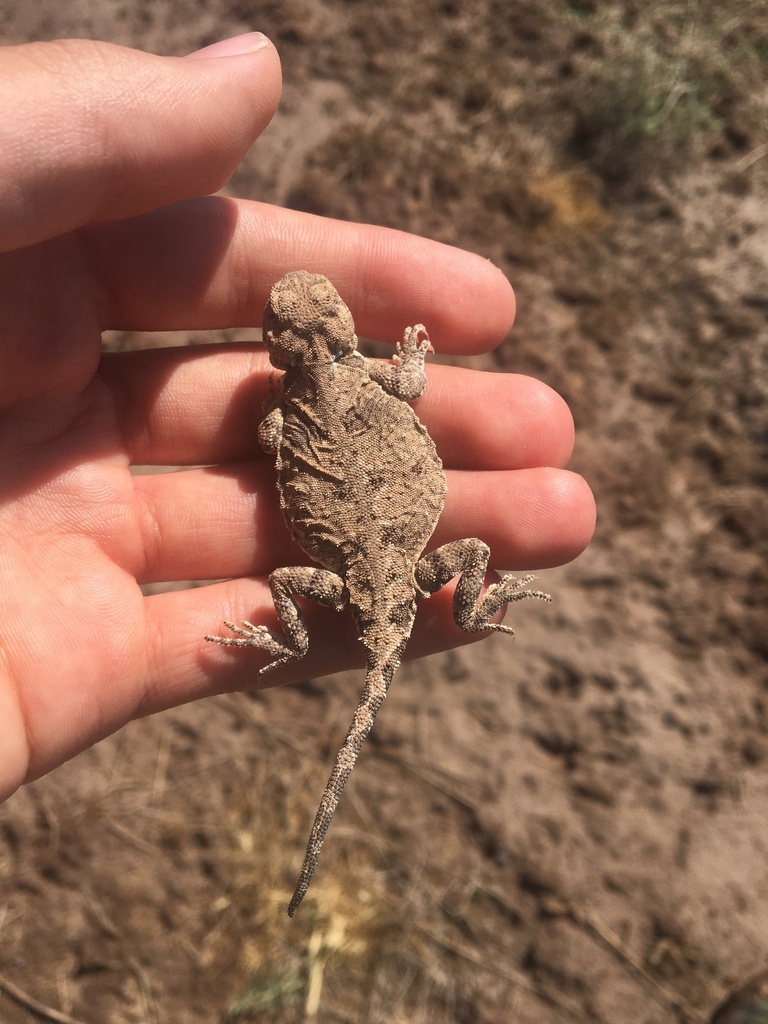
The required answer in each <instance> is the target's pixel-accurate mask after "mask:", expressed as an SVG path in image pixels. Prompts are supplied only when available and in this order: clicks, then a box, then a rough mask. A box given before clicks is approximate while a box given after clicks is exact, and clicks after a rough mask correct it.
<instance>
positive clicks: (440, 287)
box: [0, 36, 594, 798]
mask: <svg viewBox="0 0 768 1024" xmlns="http://www.w3.org/2000/svg"><path fill="white" fill-rule="evenodd" d="M238 50H239V51H241V52H240V55H234V54H236V53H237V51H238ZM227 51H228V52H229V53H230V54H233V55H230V56H225V53H226V52H227ZM242 51H245V52H242ZM201 57H205V58H207V59H201ZM279 91H280V68H279V61H278V58H277V54H276V52H275V50H274V48H273V47H272V46H271V44H269V43H268V42H267V41H264V40H262V39H261V38H259V37H255V36H248V37H241V38H240V39H239V40H234V41H233V40H229V41H227V42H226V43H223V44H217V45H216V47H214V48H212V49H209V50H208V52H206V53H203V54H202V55H198V57H197V58H195V57H193V58H184V59H182V58H160V57H154V56H151V55H147V54H142V53H138V52H136V51H131V50H125V49H121V48H117V47H112V46H108V45H107V44H102V43H88V42H83V41H79V42H74V41H72V42H68V43H66V44H62V43H55V44H35V45H32V46H28V47H9V48H5V49H3V50H2V52H0V106H1V107H2V109H3V111H4V116H3V118H2V119H0V240H2V246H3V249H4V251H3V252H2V253H1V254H0V359H1V360H2V366H1V367H0V517H1V519H0V729H1V730H2V741H1V742H0V798H5V797H7V796H9V795H10V794H11V793H13V792H14V791H15V790H16V789H17V788H18V787H19V786H20V785H22V784H23V783H24V782H25V781H29V780H31V779H34V778H37V777H39V776H40V775H43V774H44V773H45V772H47V771H50V770H51V769H53V768H55V767H56V766H57V765H59V764H61V763H62V762H64V761H66V760H67V759H68V758H70V757H72V756H74V755H75V754H76V753H78V752H79V751H81V750H83V749H85V748H86V747H88V746H90V745H91V744H93V743H95V742H96V741H97V740H99V739H101V738H102V737H104V736H107V735H109V734H110V733H112V732H114V731H115V730H117V729H119V728H120V727H121V726H122V725H124V724H125V723H126V722H128V721H130V720H131V719H134V718H139V717H141V716H144V715H148V714H151V713H153V712H155V711H159V710H161V709H164V708H168V707H171V706H174V705H177V704H180V703H184V702H186V701H190V700H194V699H197V698H199V697H204V696H207V695H210V694H214V693H219V692H223V691H230V690H237V689H243V688H246V687H247V686H249V685H254V682H255V678H256V673H257V672H258V669H259V668H261V667H262V666H263V664H264V663H265V662H266V660H268V659H267V657H266V655H264V654H263V653H262V652H260V651H253V652H249V654H248V655H247V656H246V657H243V658H232V657H229V656H228V652H227V651H226V650H222V649H217V648H214V647H213V646H212V645H206V644H205V643H204V642H203V641H201V637H202V636H203V635H204V634H206V633H208V632H210V630H211V627H212V624H215V623H217V622H219V621H220V620H221V619H222V618H223V617H224V615H225V614H226V616H227V617H231V618H233V619H235V620H238V621H240V620H243V619H246V620H250V621H253V622H258V623H267V624H270V625H275V624H276V621H275V617H274V609H273V605H272V599H271V596H270V593H269V589H268V587H267V584H266V577H267V575H268V574H269V572H270V571H272V570H273V569H275V568H277V567H278V566H284V565H289V564H295V563H296V562H297V561H300V560H301V556H300V555H299V554H298V553H297V550H296V548H294V547H292V543H291V541H290V539H289V537H288V535H287V533H286V532H285V530H284V528H281V525H282V524H281V519H280V515H279V511H278V508H277V499H276V493H275V487H274V467H273V465H272V461H271V460H270V459H268V458H267V457H266V455H265V454H264V453H263V452H262V451H261V448H260V446H259V445H258V441H257V439H256V430H257V425H258V420H259V418H260V413H261V409H262V406H263V404H264V402H265V401H266V399H267V397H268V376H269V369H270V368H269V364H268V361H267V358H266V356H265V354H264V352H263V350H262V348H261V346H260V345H259V344H258V343H256V342H255V341H254V343H253V344H251V345H238V346H232V345H229V346H224V345H217V344H215V343H214V342H215V335H214V334H213V333H212V334H211V340H212V344H211V345H210V346H205V347H196V348H194V349H170V350H166V351H162V350H153V351H148V352H137V353H125V354H120V355H113V356H108V357H101V355H100V339H101V332H102V331H103V330H106V329H131V330H140V331H152V330H174V329H195V330H198V331H200V330H211V332H213V331H215V330H216V329H219V328H224V327H234V326H256V325H258V322H259V318H260V315H261V311H262V310H263V308H264V303H265V301H266V297H267V294H268V291H269V288H270V286H271V284H272V283H273V282H274V281H276V280H277V279H278V278H279V277H281V276H282V274H283V273H285V272H286V271H287V270H290V269H293V268H295V267H305V268H307V269H310V270H314V271H317V272H321V273H324V274H327V275H328V276H329V277H332V278H333V280H334V282H335V284H336V285H337V287H339V289H340V290H342V291H343V293H344V295H345V299H346V300H347V302H348V303H349V305H350V308H351V309H352V312H353V314H354V316H355V321H356V323H357V326H358V331H359V333H360V334H363V335H368V336H371V337H377V338H381V339H383V340H387V341H390V342H394V341H396V340H397V338H398V337H399V336H400V333H401V331H402V326H403V324H404V323H415V322H417V321H422V322H424V323H426V324H428V325H429V330H430V337H431V338H432V340H433V343H434V344H435V346H436V347H437V348H439V349H442V350H443V351H446V352H455V353H468V354H476V353H479V352H483V351H487V350H489V349H491V348H492V347H493V346H494V345H496V344H498V343H499V342H500V341H501V340H502V339H503V338H504V336H505V335H506V334H507V332H508V331H509V328H510V326H511V324H512V319H513V316H514V297H513V293H512V290H511V288H510V286H509V284H508V282H507V281H506V280H505V278H504V277H503V276H502V275H501V274H500V273H499V272H498V271H497V270H496V269H495V268H494V267H493V266H492V265H491V264H490V263H488V262H487V261H486V260H484V259H481V258H480V257H478V256H475V255H472V254H469V253H465V252H461V251H460V250H457V249H453V248H449V247H447V246H442V245H439V244H438V243H435V242H430V241H427V240H424V239H418V238H414V237H411V236H408V235H407V234H403V233H399V232H393V231H387V230H384V229H380V228H375V227H371V226H366V225H351V224H342V223H338V222H334V221H329V220H324V219H322V218H317V217H310V216H308V215H303V214H297V213H293V212H291V211H286V210H282V209H279V208H276V207H271V206H266V205H264V204H260V203H257V202H252V201H241V200H231V199H222V198H216V197H212V196H209V195H208V193H211V192H213V191H214V190H216V189H218V188H219V187H220V186H221V185H222V184H223V183H224V182H225V181H226V180H227V178H228V177H229V175H230V174H231V173H232V171H233V169H234V168H235V166H236V165H237V163H238V162H239V160H240V159H241V158H242V156H243V154H244V153H245V151H246V150H247V148H248V147H249V146H250V145H251V143H252V142H253V141H254V140H255V139H256V137H257V136H258V135H259V133H260V132H261V131H262V130H263V128H264V127H265V126H266V124H267V123H268V121H269V119H270V118H271V116H272V114H273V113H274V110H275V107H276V104H277V100H278V96H279ZM428 380H429V386H428V388H427V391H426V394H425V396H424V398H423V399H420V400H419V403H418V412H419V416H420V417H421V419H422V420H423V421H424V422H425V423H426V425H427V427H428V429H429V431H430V433H431V435H432V437H433V438H434V439H435V442H436V444H437V446H438V450H439V451H440V454H441V457H442V459H443V461H444V463H445V466H446V468H447V471H448V487H449V491H448V493H449V498H448V501H447V504H446V508H445V512H444V514H443V516H442V517H441V520H440V523H439V525H438V528H437V531H436V533H435V535H434V537H433V542H434V544H435V546H436V545H438V544H443V543H445V542H447V541H449V540H451V539H455V538H458V537H463V536H480V537H483V538H484V539H485V540H486V541H487V542H488V543H489V544H490V546H491V549H492V551H493V564H495V565H499V566H505V567H513V568H515V569H519V570H525V569H527V568H530V567H543V566H546V565H553V564H557V563H560V562H564V561H567V560H569V559H570V558H573V557H574V556H575V555H576V554H578V553H579V552H580V551H581V550H582V549H583V548H584V547H585V546H586V544H587V543H588V541H589V539H590V537H591V534H592V530H593V526H594V503H593V499H592V496H591V493H590V491H589V489H588V487H587V486H586V484H585V483H584V481H583V480H582V479H581V478H580V477H579V476H577V475H576V474H573V473H570V472H568V471H567V470H565V469H564V466H565V465H566V463H567V461H568V458H569V456H570V452H571V447H572V443H573V425H572V420H571V417H570V414H569V412H568V409H567V407H566V406H565V404H564V403H563V401H562V400H561V399H560V398H559V397H558V396H557V395H555V394H554V392H552V391H551V390H550V389H548V388H547V387H546V386H545V385H544V384H542V383H540V382H537V381H534V380H531V379H528V378H524V377H520V376H516V375H512V374H509V375H506V374H505V375H496V374H493V375H487V374H482V373H477V372H471V371H463V370H457V369H451V368H446V367H440V366H430V367H429V369H428ZM152 464H154V465H161V466H168V465H174V466H182V467H189V468H187V469H183V470H182V471H181V472H178V473H164V472H160V473H156V474H153V475H145V476H134V475H132V474H131V472H130V467H131V465H152ZM201 465H205V466H210V467H212V468H208V469H200V468H196V467H199V466H201ZM512 508H514V509H515V515H514V517H512V516H510V514H509V510H510V509H512ZM222 577H231V579H230V581H229V582H226V583H221V584H216V585H214V586H210V587H204V588H199V589H195V590H189V591H182V592H174V593H169V594H163V595H157V596H153V597H148V598H146V597H144V596H143V595H142V592H141V590H140V584H142V583H148V582H153V581H162V580H171V579H216V578H222ZM450 600H451V588H450V587H447V588H445V590H444V591H441V592H440V593H439V594H437V595H436V596H435V597H434V598H432V599H431V600H430V601H428V602H425V603H424V605H423V608H422V609H421V611H420V614H419V616H418V618H417V622H416V626H415V628H414V632H413V636H412V639H411V643H410V645H409V648H408V653H409V655H410V656H416V655H422V654H426V653H428V652H430V651H434V650H443V649H447V648H449V647H452V646H455V645H457V644H459V643H464V642H466V641H467V639H468V637H467V635H466V634H464V633H462V632H461V631H460V630H459V629H458V628H457V627H456V626H455V624H454V623H453V620H452V616H451V610H450ZM342 619H344V621H342ZM307 620H308V628H309V629H310V631H311V632H312V635H313V638H312V644H311V647H310V652H309V654H308V655H307V657H306V658H305V659H304V660H303V661H301V662H300V663H298V664H296V665H286V666H285V667H283V668H281V669H279V670H277V671H276V672H275V673H274V674H272V675H270V676H269V677H268V681H269V684H270V685H273V684H276V683H287V682H292V681H295V680H297V679H301V678H306V677H307V676H309V675H323V674H327V673H330V672H335V671H337V670H339V669H341V668H346V667H350V666H353V665H359V664H360V663H361V655H360V651H359V645H357V644H356V640H355V632H354V629H353V628H352V627H351V624H349V623H347V622H346V619H345V618H344V617H342V616H338V615H335V614H334V612H333V611H332V610H330V609H324V608H320V607H313V608H311V609H308V613H307Z"/></svg>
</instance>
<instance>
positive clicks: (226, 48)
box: [187, 32, 269, 58]
mask: <svg viewBox="0 0 768 1024" xmlns="http://www.w3.org/2000/svg"><path fill="white" fill-rule="evenodd" d="M265 46H269V40H268V39H267V37H266V36H265V35H264V34H263V33H262V32H245V33H244V34H243V35H241V36H232V38H231V39H221V40H219V42H218V43H211V45H210V46H204V47H203V48H202V50H195V52H194V53H190V54H187V56H188V57H193V58H197V57H205V58H207V57H238V56H242V54H244V53H255V52H256V50H262V49H263V48H264V47H265Z"/></svg>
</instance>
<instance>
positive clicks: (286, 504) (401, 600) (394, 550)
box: [205, 270, 551, 917]
mask: <svg viewBox="0 0 768 1024" xmlns="http://www.w3.org/2000/svg"><path fill="white" fill-rule="evenodd" d="M262 333H263V340H264V342H265V343H266V347H267V350H268V353H269V358H270V362H271V363H272V365H273V367H274V368H275V369H276V370H283V371H284V373H283V376H282V378H281V380H280V381H279V383H278V385H277V386H276V388H275V394H274V396H273V398H272V401H271V402H270V403H269V404H268V406H267V408H266V410H265V413H264V415H263V418H262V420H261V422H260V424H259V428H258V437H259V442H260V444H261V446H262V448H263V449H264V451H265V452H266V453H267V454H269V455H272V456H274V458H275V465H276V469H277V488H278V493H279V499H280V506H281V509H282V514H283V518H284V520H285V524H286V526H287V527H288V530H289V531H290V533H291V535H292V536H293V538H294V540H296V541H297V542H298V544H299V546H300V547H301V548H302V550H303V551H304V552H305V553H306V554H307V555H308V556H309V558H310V559H311V560H312V562H313V563H316V564H314V565H300V566H294V567H286V568H278V569H275V570H274V571H273V572H272V573H271V574H270V576H269V586H270V590H271V594H272V598H273V601H274V606H275V611H276V614H277V618H278V621H279V623H280V626H281V627H282V630H283V635H282V636H281V635H279V634H277V633H274V632H272V631H270V630H269V629H268V628H267V627H266V626H254V625H253V624H252V623H250V622H248V621H243V623H242V625H239V626H238V625H235V623H233V622H230V621H228V620H225V621H224V624H225V625H226V627H227V628H228V629H229V631H230V632H231V633H233V634H234V636H212V635H208V636H206V637H205V639H206V640H208V641H210V642H212V643H216V644H221V645H223V646H225V647H240V648H248V647H256V648H258V649H259V650H261V651H263V652H265V653H266V654H268V655H269V656H270V657H271V658H272V660H271V662H269V663H268V664H267V665H265V666H264V667H263V668H262V669H261V671H260V673H259V674H260V675H264V674H266V673H268V672H271V671H273V670H274V669H276V668H278V667H279V666H281V665H286V664H288V663H290V662H294V661H297V660H299V659H300V658H302V657H303V656H304V655H305V654H306V652H307V650H308V649H309V636H308V631H307V627H306V625H305V622H304V620H303V618H302V614H301V611H300V610H299V607H298V605H297V603H296V601H295V598H296V597H302V598H308V599H310V600H312V601H316V602H319V603H320V604H321V605H325V606H327V607H330V608H333V609H335V610H337V611H342V610H343V609H344V608H348V609H349V610H350V611H351V613H352V616H353V619H354V622H355V625H356V627H357V631H358V634H359V638H360V641H361V642H362V645H363V647H364V649H365V654H366V663H367V668H366V676H365V685H364V687H363V692H362V696H361V697H360V701H359V703H358V706H357V709H356V711H355V713H354V717H353V719H352V724H351V725H350V727H349V731H348V733H347V735H346V739H345V740H344V743H343V745H342V747H341V749H340V750H339V752H338V754H337V757H336V761H335V764H334V767H333V770H332V772H331V775H330V777H329V779H328V782H327V784H326V787H325V791H324V793H323V796H322V799H321V802H320V806H319V808H318V811H317V814H316V816H315V820H314V823H313V825H312V830H311V833H310V838H309V843H308V845H307V851H306V855H305V858H304V863H303V866H302V869H301V873H300V876H299V879H298V882H297V885H296V889H295V892H294V894H293V897H292V899H291V901H290V904H289V906H288V914H289V916H290V917H293V916H294V914H295V913H296V911H297V909H298V907H299V904H300V903H301V901H302V899H303V898H304V896H305V894H306V892H307V890H308V888H309V885H310V882H311V880H312V877H313V875H314V872H315V868H316V866H317V863H318V859H319V856H320V850H321V847H322V845H323V841H324V839H325V836H326V833H327V832H328V828H329V826H330V823H331V820H332V818H333V815H334V812H335V810H336V807H337V805H338V802H339V797H340V796H341V792H342V790H343V789H344V786H345V784H346V782H347V780H348V778H349V776H350V774H351V772H352V769H353V767H354V765H355V761H356V760H357V756H358V753H359V752H360V749H361V747H362V745H363V743H364V741H365V739H366V737H367V736H368V734H369V732H370V730H371V727H372V726H373V722H374V719H375V718H376V714H377V712H378V711H379V708H380V707H381V705H382V702H383V701H384V698H385V696H386V694H387V691H388V689H389V686H390V683H391V682H392V678H393V676H394V674H395V672H396V670H397V668H398V666H399V665H400V660H401V658H402V656H403V652H404V650H405V647H406V644H407V642H408V639H409V637H410V635H411V630H412V627H413V623H414V617H415V614H416V606H417V604H418V602H419V601H420V600H422V599H423V598H427V597H429V596H430V595H431V594H433V593H435V592H436V591H437V590H439V589H440V588H442V587H443V586H444V585H445V584H447V583H448V582H449V581H450V580H451V579H453V578H454V577H455V576H458V577H459V579H458V583H457V585H456V589H455V594H454V598H453V616H454V619H455V621H456V622H457V624H458V625H459V626H460V627H461V628H462V629H464V630H466V631H468V632H470V633H476V632H485V631H495V632H499V633H506V634H509V635H512V636H514V630H512V629H511V628H510V627H509V626H505V625H503V624H501V623H497V622H492V621H491V620H492V618H493V617H494V616H495V615H496V613H497V612H498V611H500V609H501V608H502V607H504V606H505V605H506V604H507V603H509V602H512V601H520V600H522V599H524V598H538V599H540V600H544V601H550V600H551V598H550V596H549V595H548V594H544V593H542V592H541V591H538V590H530V589H527V587H528V584H529V583H530V582H531V580H532V579H533V576H530V575H529V576H524V577H523V578H521V579H516V578H515V577H514V576H512V575H505V576H503V577H502V578H501V579H500V580H499V582H497V583H494V584H492V585H491V586H489V587H488V589H487V590H486V591H485V593H482V586H483V582H484V579H485V575H486V571H487V568H488V562H489V557H490V548H489V547H488V545H487V544H485V543H484V542H483V541H481V540H478V539H476V538H468V539H463V540H453V541H450V542H448V543H446V544H444V545H442V546H441V547H438V548H436V549H435V550H432V551H430V552H429V553H428V554H424V548H425V546H426V545H427V543H428V541H429V539H430V537H431V536H432V533H433V531H434V529H435V526H436V524H437V521H438V518H439V516H440V513H441V512H442V509H443V505H444V501H445V496H446V490H447V485H446V477H445V471H444V469H443V464H442V462H441V460H440V457H439V456H438V454H437V449H436V447H435V444H434V441H433V440H432V438H431V437H430V436H429V434H428V433H427V430H426V428H425V427H424V425H423V424H422V423H421V421H420V420H419V419H418V417H417V416H416V413H415V412H414V411H413V409H412V408H411V406H410V405H409V404H408V403H409V402H411V401H414V400H415V399H417V398H419V397H420V396H421V395H422V394H423V392H424V389H425V387H426V375H425V372H424V359H425V356H426V354H427V353H428V352H432V351H434V349H433V348H432V345H431V344H430V341H429V335H428V333H427V331H426V329H425V328H424V326H423V325H422V324H417V325H416V326H414V327H408V328H406V329H405V331H404V333H403V338H402V341H401V342H399V343H398V345H397V349H396V354H395V355H394V358H393V360H392V361H385V360H376V359H369V358H366V357H364V356H363V355H362V354H361V353H360V352H359V351H358V349H357V344H358V339H357V336H356V334H355V325H354V321H353V319H352V314H351V313H350V311H349V309H348V307H347V306H346V304H345V303H344V301H343V300H342V298H341V297H340V295H339V293H338V292H337V290H336V288H335V287H334V286H333V284H331V282H330V281H329V280H328V279H327V278H326V277H323V276H322V275H319V274H310V273H308V272H307V271H304V270H299V271H292V272H290V273H288V274H286V275H285V276H284V277H283V278H281V280H280V281H278V282H277V284H275V285H274V286H273V288H272V290H271V292H270V297H269V301H268V302H267V305H266V309H265V311H264V318H263V332H262Z"/></svg>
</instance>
